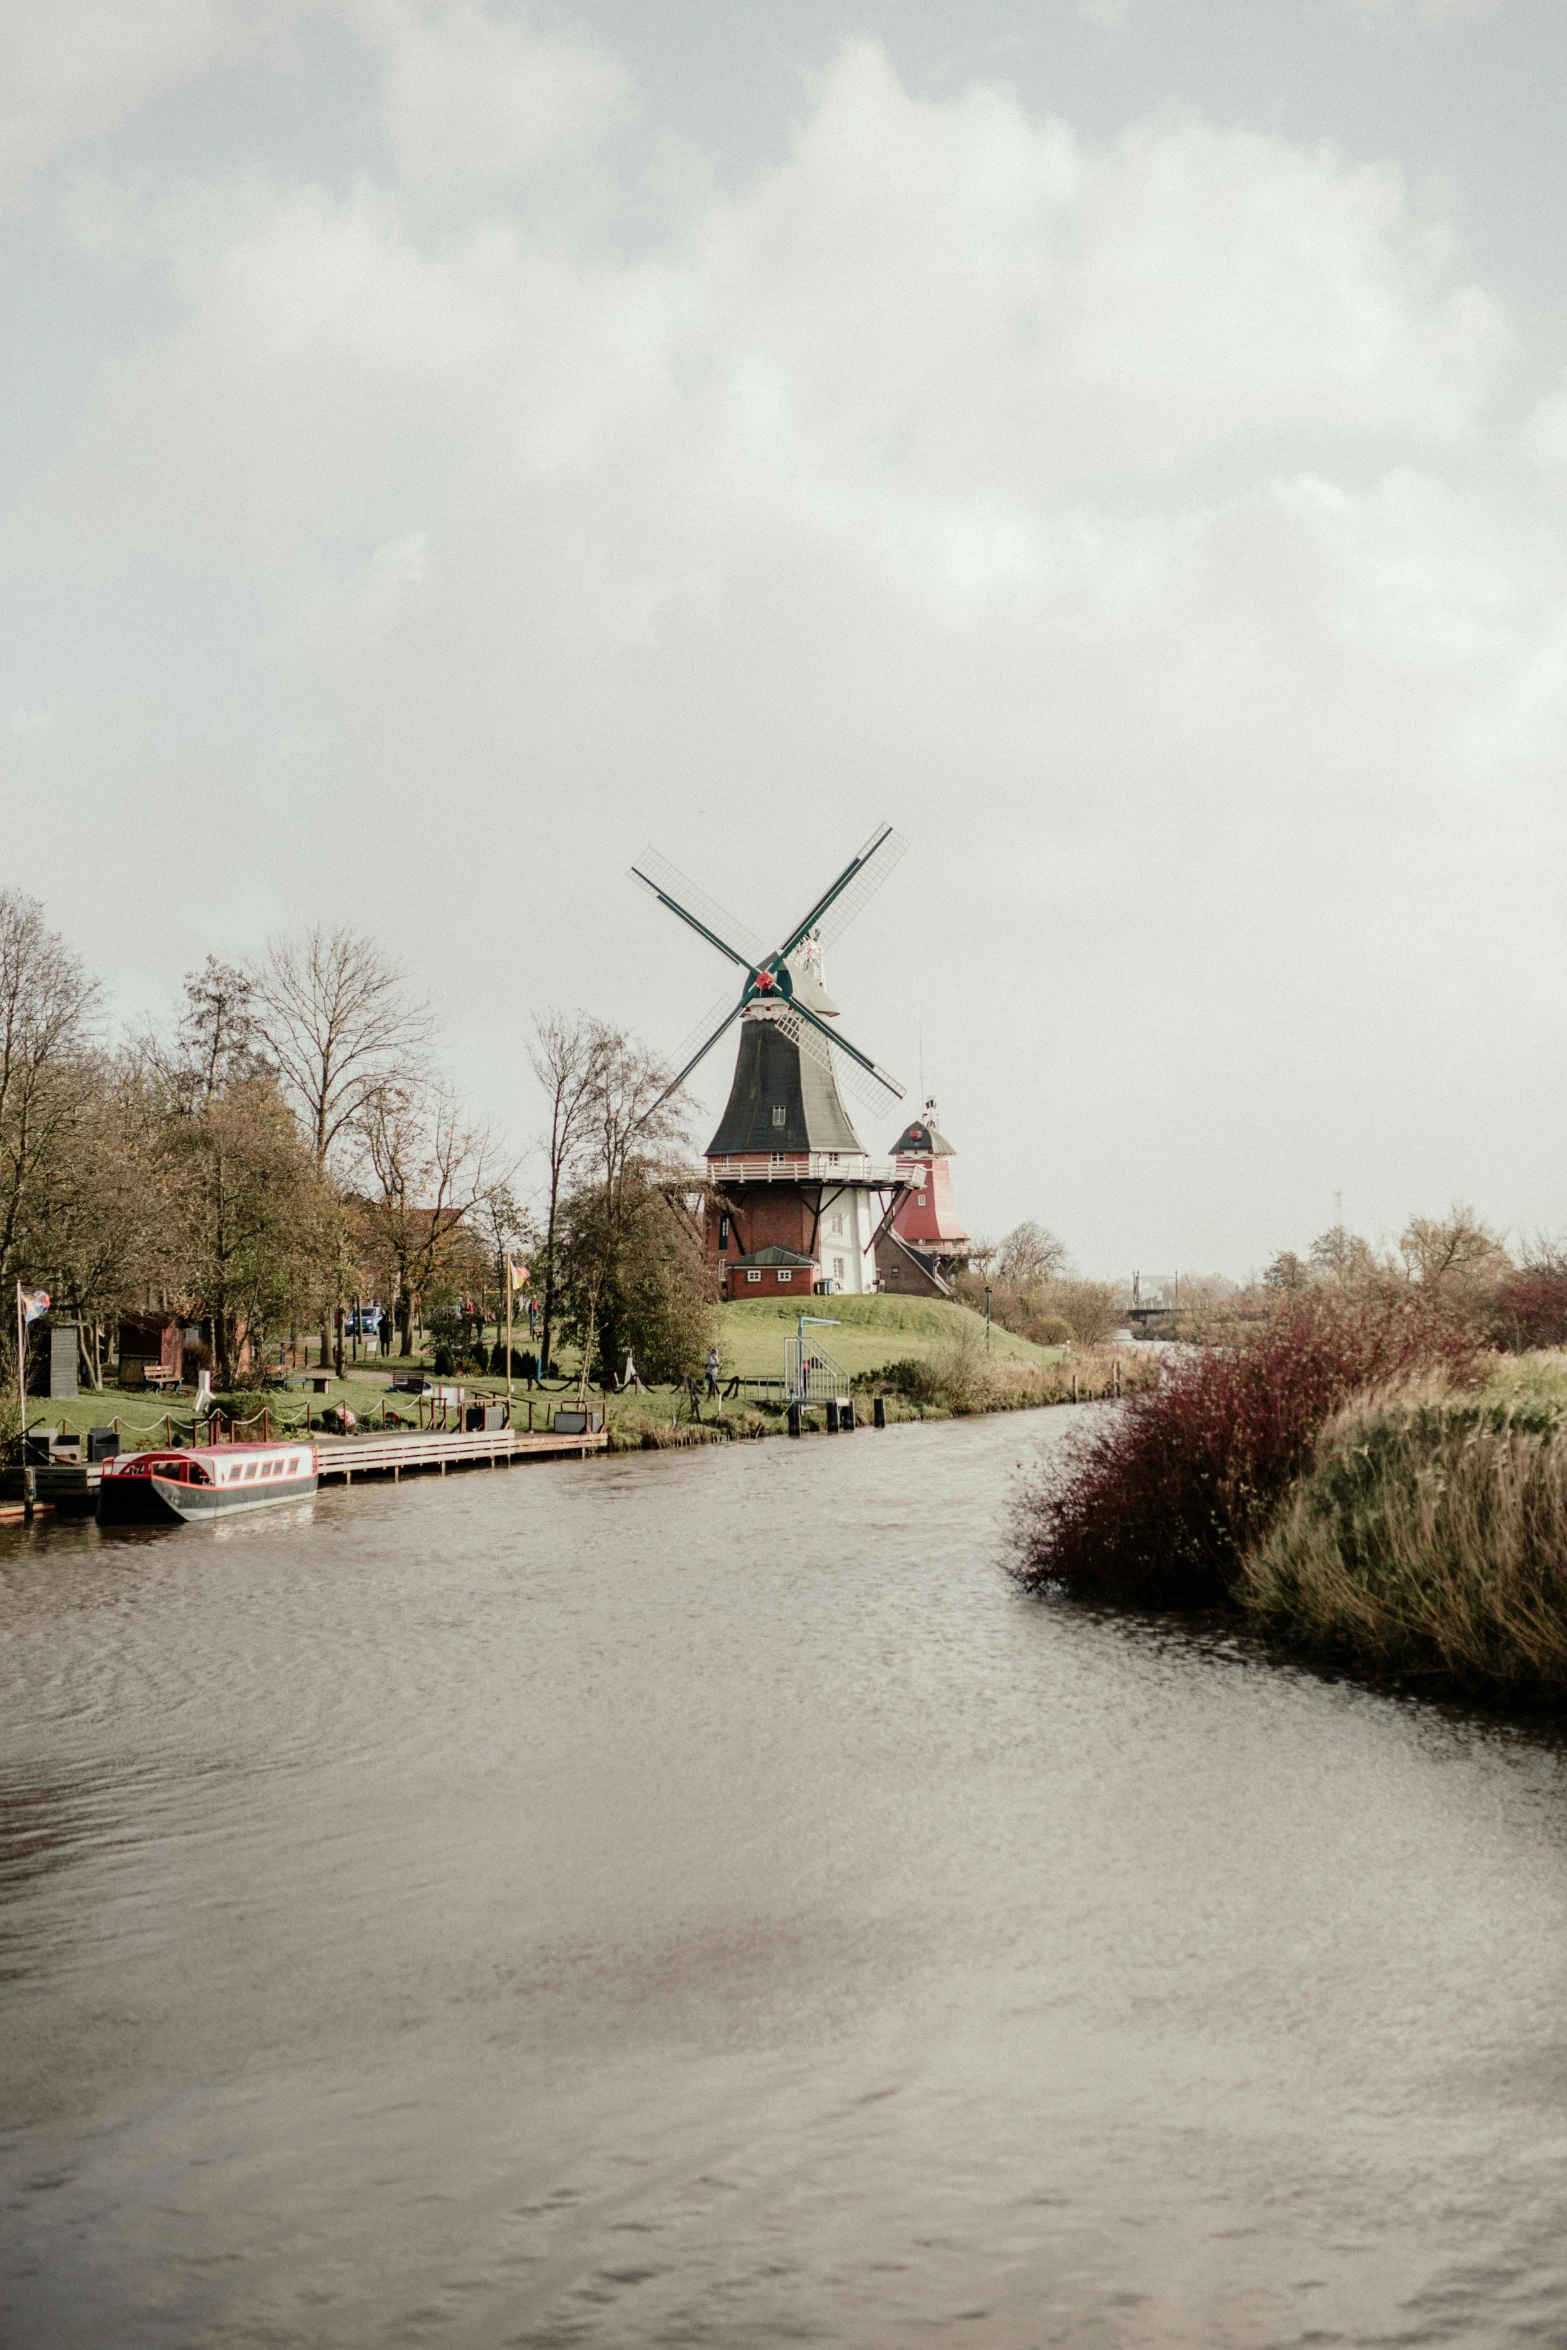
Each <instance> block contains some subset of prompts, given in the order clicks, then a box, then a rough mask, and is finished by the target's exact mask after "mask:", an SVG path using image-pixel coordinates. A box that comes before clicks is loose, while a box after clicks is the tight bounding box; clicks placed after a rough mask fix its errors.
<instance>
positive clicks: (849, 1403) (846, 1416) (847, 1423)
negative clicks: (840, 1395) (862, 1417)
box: [838, 1395, 855, 1436]
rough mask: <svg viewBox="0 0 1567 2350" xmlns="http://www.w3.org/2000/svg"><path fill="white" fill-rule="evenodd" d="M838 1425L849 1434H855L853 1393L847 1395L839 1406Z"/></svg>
mask: <svg viewBox="0 0 1567 2350" xmlns="http://www.w3.org/2000/svg"><path fill="white" fill-rule="evenodd" d="M838 1425H839V1427H840V1428H842V1429H843V1430H844V1432H845V1433H846V1434H847V1435H851V1436H852V1435H853V1433H854V1426H855V1421H854V1398H853V1396H852V1395H846V1396H845V1397H844V1399H843V1401H842V1403H841V1404H840V1405H839V1406H838Z"/></svg>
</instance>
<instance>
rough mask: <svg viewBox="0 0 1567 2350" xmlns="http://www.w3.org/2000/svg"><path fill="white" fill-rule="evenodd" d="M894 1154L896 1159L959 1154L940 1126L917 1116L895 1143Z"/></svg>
mask: <svg viewBox="0 0 1567 2350" xmlns="http://www.w3.org/2000/svg"><path fill="white" fill-rule="evenodd" d="M892 1155H893V1157H894V1158H895V1159H955V1158H956V1157H957V1155H958V1154H957V1152H956V1151H955V1150H954V1149H953V1147H952V1145H951V1143H950V1142H948V1140H947V1138H946V1136H945V1135H944V1134H943V1133H942V1132H941V1130H940V1129H939V1127H937V1126H936V1125H934V1124H930V1125H927V1124H926V1123H925V1121H924V1120H923V1119H921V1118H915V1119H912V1120H911V1121H910V1123H909V1124H908V1125H907V1126H905V1127H904V1129H903V1132H902V1133H901V1134H900V1135H899V1137H898V1139H897V1141H896V1142H895V1143H894V1144H893V1146H892Z"/></svg>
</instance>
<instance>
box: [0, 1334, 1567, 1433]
mask: <svg viewBox="0 0 1567 2350" xmlns="http://www.w3.org/2000/svg"><path fill="white" fill-rule="evenodd" d="M801 1302H802V1304H803V1303H805V1302H806V1301H804V1300H802V1301H801ZM809 1303H810V1305H811V1306H812V1307H813V1308H815V1309H816V1310H818V1311H819V1312H820V1314H821V1315H822V1316H823V1317H824V1318H826V1317H828V1316H829V1315H830V1317H831V1320H832V1321H833V1322H834V1323H836V1324H837V1327H836V1328H826V1329H822V1328H818V1329H816V1330H815V1331H813V1332H812V1333H811V1335H812V1336H813V1337H814V1338H815V1339H816V1341H817V1342H818V1343H819V1344H820V1345H821V1346H822V1347H823V1349H824V1351H825V1352H826V1353H828V1354H830V1355H832V1356H833V1357H834V1358H835V1359H836V1360H837V1361H838V1362H840V1363H841V1364H842V1365H843V1367H844V1369H845V1370H846V1371H847V1372H848V1373H849V1375H850V1376H851V1377H853V1376H854V1375H855V1374H856V1373H858V1372H862V1371H878V1370H880V1369H882V1368H883V1366H884V1365H886V1364H888V1363H895V1362H900V1361H906V1360H907V1359H908V1358H909V1357H911V1356H913V1357H918V1358H924V1357H926V1356H929V1355H932V1354H935V1353H938V1352H939V1351H940V1350H941V1349H942V1348H944V1347H947V1346H950V1345H951V1344H953V1342H954V1341H955V1340H959V1339H961V1336H962V1334H963V1333H964V1332H965V1331H968V1332H970V1333H972V1334H973V1336H974V1337H975V1338H977V1339H979V1340H980V1341H983V1338H984V1331H985V1323H984V1317H983V1315H980V1314H975V1313H973V1312H971V1311H970V1309H969V1308H968V1307H967V1306H960V1305H954V1304H951V1303H949V1302H948V1301H947V1300H946V1299H945V1298H903V1297H817V1298H812V1299H810V1300H809ZM800 1310H801V1308H800V1306H798V1305H795V1304H793V1303H792V1302H791V1301H790V1300H789V1299H787V1298H757V1299H756V1300H754V1301H752V1300H749V1299H747V1300H744V1301H742V1302H741V1303H738V1304H734V1305H722V1306H720V1307H719V1308H718V1349H719V1353H720V1355H721V1356H722V1358H723V1366H724V1368H723V1376H724V1379H725V1381H726V1382H727V1381H728V1380H730V1379H732V1378H733V1377H734V1376H735V1375H736V1374H737V1373H738V1374H739V1375H740V1376H741V1377H742V1378H746V1379H781V1378H782V1377H783V1370H784V1342H785V1340H786V1339H787V1338H789V1337H791V1336H792V1335H793V1332H794V1329H795V1325H796V1320H797V1317H798V1315H799V1313H800ZM991 1347H992V1351H993V1353H994V1354H996V1355H997V1356H998V1357H999V1358H1001V1359H1003V1360H1007V1361H1012V1362H1052V1361H1054V1360H1056V1359H1057V1357H1058V1356H1059V1354H1060V1352H1061V1349H1060V1348H1058V1347H1042V1346H1034V1345H1031V1344H1030V1342H1029V1341H1028V1340H1027V1339H1026V1338H1014V1337H1013V1336H1012V1334H1011V1332H1010V1331H1007V1330H1003V1329H1001V1328H1000V1327H999V1326H998V1327H997V1328H996V1329H994V1330H993V1331H992V1333H991ZM558 1351H559V1359H560V1364H561V1369H562V1372H563V1374H566V1375H574V1374H575V1371H576V1368H577V1357H576V1353H575V1350H574V1349H573V1348H571V1347H561V1348H560V1349H559V1350H558ZM407 1369H415V1370H420V1369H422V1370H428V1354H426V1355H425V1356H424V1357H422V1358H421V1357H419V1356H415V1357H414V1359H413V1361H412V1363H411V1364H406V1363H399V1362H395V1361H394V1362H391V1363H380V1362H377V1363H375V1364H373V1365H372V1364H352V1363H351V1364H350V1365H349V1376H348V1377H347V1378H346V1379H344V1380H342V1381H339V1380H336V1379H334V1380H333V1381H332V1382H331V1384H330V1386H329V1387H328V1390H327V1392H326V1394H325V1395H316V1394H314V1393H310V1394H309V1396H308V1404H309V1410H310V1415H311V1418H312V1420H314V1421H319V1419H320V1415H321V1413H322V1412H323V1411H324V1410H326V1408H327V1407H328V1406H329V1405H331V1404H342V1403H346V1404H347V1405H348V1406H349V1408H350V1410H352V1411H353V1412H355V1413H356V1414H357V1415H358V1417H359V1420H360V1422H361V1424H363V1425H366V1426H368V1425H370V1424H372V1423H374V1424H375V1425H377V1426H378V1425H379V1424H380V1419H381V1409H382V1405H383V1403H385V1402H387V1401H390V1405H391V1409H392V1410H393V1412H395V1413H400V1414H401V1415H402V1416H403V1417H404V1418H405V1419H406V1420H407V1421H408V1423H409V1424H410V1425H411V1424H412V1423H413V1421H414V1419H415V1417H416V1414H415V1406H414V1400H413V1398H412V1397H411V1396H393V1397H391V1398H388V1396H387V1387H388V1383H389V1381H390V1380H391V1379H393V1378H396V1377H399V1376H400V1375H401V1373H402V1372H403V1371H404V1370H407ZM1564 1376H1567V1366H1564ZM454 1384H456V1385H458V1386H460V1387H462V1388H463V1389H464V1391H465V1392H466V1393H467V1394H469V1395H474V1396H479V1395H504V1394H505V1392H506V1382H505V1380H504V1379H480V1378H475V1377H474V1376H473V1375H472V1374H471V1373H469V1372H463V1373H461V1374H459V1376H458V1378H457V1380H456V1381H455V1382H454ZM557 1385H558V1383H556V1382H552V1383H551V1387H550V1389H549V1391H548V1392H547V1393H542V1394H540V1393H535V1395H534V1409H535V1413H536V1415H537V1417H538V1421H539V1424H540V1425H541V1426H545V1425H547V1424H548V1422H547V1418H546V1414H547V1413H548V1412H550V1411H552V1410H553V1409H554V1408H555V1407H556V1406H557V1405H558V1404H563V1403H569V1402H570V1401H571V1397H570V1395H565V1394H561V1393H559V1392H557ZM516 1395H517V1401H518V1404H519V1407H521V1408H519V1409H518V1412H517V1419H518V1420H519V1422H521V1421H522V1420H523V1419H524V1418H525V1407H526V1403H527V1390H526V1389H525V1388H524V1387H523V1386H522V1385H521V1383H520V1381H519V1382H518V1385H517V1390H516ZM595 1400H596V1401H599V1400H602V1399H597V1398H596V1399H595ZM674 1401H675V1399H674V1397H673V1396H672V1394H671V1392H670V1390H669V1389H667V1388H664V1389H656V1390H654V1391H652V1393H651V1394H650V1395H648V1396H644V1397H641V1398H639V1397H637V1396H634V1395H633V1396H629V1397H626V1398H624V1399H623V1398H621V1397H619V1396H611V1397H610V1398H609V1399H608V1402H609V1410H610V1414H611V1417H612V1418H618V1417H619V1416H620V1415H621V1414H622V1413H623V1412H630V1413H632V1414H633V1415H636V1414H642V1415H646V1414H649V1413H660V1412H668V1411H670V1410H671V1409H673V1407H674ZM306 1402H307V1396H306V1394H305V1392H304V1391H303V1390H301V1389H299V1388H290V1389H289V1390H287V1392H286V1393H284V1394H280V1395H278V1396H276V1397H275V1398H274V1399H272V1401H271V1404H270V1409H271V1410H272V1412H273V1414H274V1418H273V1426H274V1428H277V1429H279V1430H281V1428H282V1427H283V1426H285V1425H286V1426H288V1427H300V1426H302V1425H303V1422H304V1413H305V1407H306ZM191 1407H192V1398H191V1395H190V1393H189V1391H188V1390H187V1392H186V1393H184V1394H183V1395H178V1396H173V1397H170V1398H169V1399H168V1401H167V1402H164V1401H163V1399H162V1398H160V1397H158V1396H156V1395H154V1394H152V1393H150V1392H148V1391H145V1390H143V1389H140V1388H136V1389H127V1388H118V1387H108V1388H106V1389H105V1390H104V1392H103V1393H102V1394H101V1395H86V1394H84V1395H81V1396H79V1397H77V1398H76V1400H75V1401H74V1402H59V1403H54V1402H50V1401H48V1400H47V1399H45V1398H35V1399H34V1400H33V1401H32V1402H31V1403H30V1405H29V1408H28V1415H27V1417H28V1425H29V1426H30V1427H33V1428H59V1427H61V1426H62V1425H63V1426H64V1427H65V1429H66V1430H67V1431H68V1432H70V1433H78V1432H80V1431H81V1430H82V1429H85V1428H101V1427H107V1426H108V1425H109V1423H110V1422H111V1421H115V1420H117V1421H118V1423H119V1427H120V1432H121V1436H122V1439H123V1441H124V1443H125V1445H126V1448H127V1449H128V1450H129V1449H131V1448H133V1447H134V1446H136V1445H149V1444H157V1443H159V1442H161V1441H162V1440H163V1437H164V1431H165V1428H166V1425H167V1420H166V1417H165V1415H166V1414H167V1415H168V1416H169V1417H171V1418H172V1420H173V1423H174V1429H175V1433H176V1434H179V1435H187V1436H188V1435H189V1433H190V1426H191ZM257 1433H259V1431H257Z"/></svg>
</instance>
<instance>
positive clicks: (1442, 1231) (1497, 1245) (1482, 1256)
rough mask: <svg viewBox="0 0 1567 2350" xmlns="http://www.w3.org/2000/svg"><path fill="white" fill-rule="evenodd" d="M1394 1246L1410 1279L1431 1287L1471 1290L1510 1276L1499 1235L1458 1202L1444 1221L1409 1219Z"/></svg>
mask: <svg viewBox="0 0 1567 2350" xmlns="http://www.w3.org/2000/svg"><path fill="white" fill-rule="evenodd" d="M1398 1246H1399V1253H1400V1254H1401V1255H1402V1257H1403V1259H1404V1263H1405V1264H1406V1266H1407V1267H1408V1268H1409V1273H1410V1276H1411V1278H1412V1279H1414V1280H1416V1281H1419V1282H1421V1283H1423V1284H1425V1285H1426V1286H1428V1287H1431V1288H1447V1289H1455V1290H1456V1289H1464V1290H1469V1289H1476V1288H1479V1287H1483V1286H1485V1285H1486V1284H1487V1283H1494V1282H1496V1281H1499V1280H1500V1279H1501V1278H1502V1276H1503V1275H1504V1274H1506V1273H1510V1272H1511V1271H1512V1260H1511V1259H1510V1257H1509V1256H1508V1254H1507V1251H1506V1249H1505V1248H1504V1247H1503V1245H1502V1236H1501V1234H1500V1233H1499V1232H1493V1231H1492V1229H1491V1227H1490V1225H1489V1224H1484V1223H1482V1222H1481V1220H1480V1218H1479V1217H1478V1216H1477V1215H1476V1214H1475V1211H1474V1209H1473V1208H1471V1207H1466V1206H1465V1205H1464V1204H1463V1202H1462V1201H1459V1200H1455V1201H1454V1203H1453V1205H1452V1206H1451V1207H1450V1208H1449V1209H1448V1211H1447V1214H1446V1215H1445V1216H1411V1217H1410V1219H1409V1222H1408V1223H1407V1224H1406V1225H1405V1227H1404V1230H1403V1233H1402V1235H1401V1236H1400V1239H1399V1243H1398Z"/></svg>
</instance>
